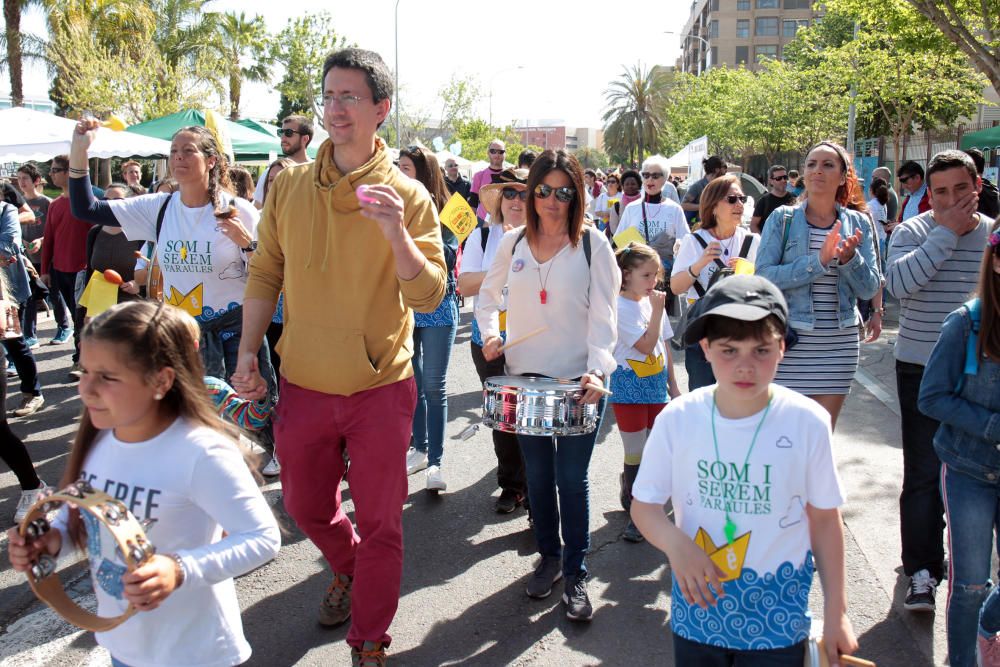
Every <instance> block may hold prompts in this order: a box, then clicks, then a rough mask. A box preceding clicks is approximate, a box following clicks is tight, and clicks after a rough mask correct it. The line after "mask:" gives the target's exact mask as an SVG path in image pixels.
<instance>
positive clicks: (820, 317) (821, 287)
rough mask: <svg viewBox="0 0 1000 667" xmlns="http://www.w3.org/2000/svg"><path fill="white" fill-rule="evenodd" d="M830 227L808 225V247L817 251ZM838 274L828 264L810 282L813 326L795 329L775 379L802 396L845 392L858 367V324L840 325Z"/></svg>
mask: <svg viewBox="0 0 1000 667" xmlns="http://www.w3.org/2000/svg"><path fill="white" fill-rule="evenodd" d="M830 229H831V228H825V229H821V228H818V227H813V226H812V225H810V226H809V251H810V252H812V253H818V252H820V250H822V248H823V244H824V243H825V242H826V237H827V235H828V234H829V233H830ZM839 281H840V275H839V273H838V271H837V270H836V269H832V268H828V269H827V270H826V271H825V272H824V273H823V275H822V276H821V277H820V278H818V279H817V280H815V281H814V282H813V283H812V300H813V312H814V313H815V315H816V326H815V327H814V328H813V330H812V331H799V332H798V335H799V339H798V342H797V343H796V344H795V345H794V346H793V347H790V348H788V349H787V350H786V351H785V357H784V359H782V360H781V364H779V365H778V373H777V375H776V376H775V378H774V381H775V383H777V384H780V385H781V386H783V387H788V388H789V389H794V390H795V391H797V392H799V393H801V394H804V395H806V396H821V395H826V394H847V393H848V392H849V391H850V389H851V381H852V380H853V379H854V373H855V372H856V371H857V370H858V352H859V347H860V343H859V339H858V327H857V325H852V326H849V327H845V328H841V327H840V316H839V312H840V293H839V291H838V282H839Z"/></svg>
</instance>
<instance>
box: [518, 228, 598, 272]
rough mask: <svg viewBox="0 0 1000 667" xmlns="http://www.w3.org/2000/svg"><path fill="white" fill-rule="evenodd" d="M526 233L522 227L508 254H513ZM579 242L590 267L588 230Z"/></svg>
mask: <svg viewBox="0 0 1000 667" xmlns="http://www.w3.org/2000/svg"><path fill="white" fill-rule="evenodd" d="M526 233H527V232H526V231H525V230H523V229H522V230H521V233H520V234H518V235H517V240H516V241H514V247H512V248H511V249H510V254H511V255H512V256H513V254H514V251H516V250H517V244H518V243H520V242H521V239H523V238H524V235H525V234H526ZM581 244H582V245H583V256H584V257H586V258H587V268H590V252H591V251H590V233H589V232H587V231H584V233H583V238H582V239H581Z"/></svg>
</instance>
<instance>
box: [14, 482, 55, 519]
mask: <svg viewBox="0 0 1000 667" xmlns="http://www.w3.org/2000/svg"><path fill="white" fill-rule="evenodd" d="M47 488H49V485H48V484H46V483H45V482H42V485H41V486H39V487H38V488H37V489H32V490H30V491H22V492H21V499H20V500H18V501H17V509H16V510H14V523H21V520H22V519H23V518H24V517H26V516H27V515H28V510H30V509H31V506H32V505H34V504H35V501H36V500H38V495H39V494H40V493H41V492H42V491H43V490H45V489H47Z"/></svg>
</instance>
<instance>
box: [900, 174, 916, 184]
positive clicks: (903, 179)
mask: <svg viewBox="0 0 1000 667" xmlns="http://www.w3.org/2000/svg"><path fill="white" fill-rule="evenodd" d="M913 177H914V175H913V174H910V175H909V176H900V177H899V182H900V183H906V182H907V181H909V180H910V179H911V178H913Z"/></svg>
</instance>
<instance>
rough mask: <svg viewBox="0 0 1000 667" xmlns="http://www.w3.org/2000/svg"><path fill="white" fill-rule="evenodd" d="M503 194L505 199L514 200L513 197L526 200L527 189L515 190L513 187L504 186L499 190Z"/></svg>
mask: <svg viewBox="0 0 1000 667" xmlns="http://www.w3.org/2000/svg"><path fill="white" fill-rule="evenodd" d="M500 192H501V194H503V198H504V199H506V200H507V201H514V199H520V200H521V201H528V191H527V190H516V189H514V188H504V189H503V190H501V191H500Z"/></svg>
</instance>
